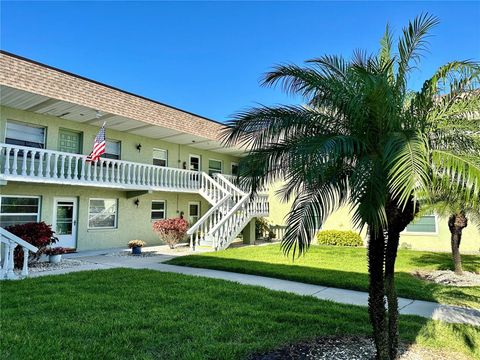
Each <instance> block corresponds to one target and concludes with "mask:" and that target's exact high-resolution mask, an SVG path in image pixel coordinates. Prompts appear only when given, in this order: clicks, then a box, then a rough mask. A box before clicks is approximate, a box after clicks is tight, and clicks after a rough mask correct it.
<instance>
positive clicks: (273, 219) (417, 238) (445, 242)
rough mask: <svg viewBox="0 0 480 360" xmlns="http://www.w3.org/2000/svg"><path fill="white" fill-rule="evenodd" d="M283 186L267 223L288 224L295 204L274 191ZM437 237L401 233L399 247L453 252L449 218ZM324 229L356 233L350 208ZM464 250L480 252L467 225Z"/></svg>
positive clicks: (479, 241)
mask: <svg viewBox="0 0 480 360" xmlns="http://www.w3.org/2000/svg"><path fill="white" fill-rule="evenodd" d="M280 187H281V184H280V183H277V184H275V185H274V186H272V187H271V188H270V191H269V201H270V216H269V217H268V220H269V222H270V223H271V224H274V225H285V217H286V215H287V214H288V212H289V211H290V208H291V205H292V203H291V202H290V203H282V202H281V201H280V200H279V198H278V196H276V195H275V192H276V191H277V190H278V189H280ZM437 228H438V232H437V234H432V235H430V234H408V233H402V234H401V236H400V246H402V245H403V246H409V247H411V249H413V250H427V251H447V252H448V251H450V231H449V229H448V225H447V219H442V218H438V219H437ZM322 229H325V230H331V229H337V230H355V231H358V230H356V229H354V226H353V224H352V217H351V215H350V211H349V207H348V206H344V207H342V208H340V209H339V210H338V211H336V212H334V213H333V214H331V215H330V216H329V217H328V218H327V221H326V222H325V224H324V225H323V227H322ZM361 235H362V237H363V239H364V241H365V238H366V231H365V229H364V230H363V231H362V233H361ZM461 250H462V252H463V253H473V254H479V253H480V231H479V230H478V229H477V228H476V227H475V226H474V225H473V224H471V225H469V226H467V228H465V229H464V231H463V237H462V243H461Z"/></svg>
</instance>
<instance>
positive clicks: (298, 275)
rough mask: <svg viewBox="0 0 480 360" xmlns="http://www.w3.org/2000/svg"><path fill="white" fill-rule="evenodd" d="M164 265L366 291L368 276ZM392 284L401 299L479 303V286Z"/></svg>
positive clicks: (193, 259)
mask: <svg viewBox="0 0 480 360" xmlns="http://www.w3.org/2000/svg"><path fill="white" fill-rule="evenodd" d="M432 261H433V260H432ZM167 263H168V264H172V265H181V266H192V267H197V268H206V269H214V270H224V271H230V272H237V273H243V274H250V275H261V276H267V277H273V278H278V279H284V280H292V281H298V282H303V283H309V284H316V285H323V286H328V287H336V288H341V289H350V290H358V291H368V274H366V273H361V272H352V271H341V270H332V269H323V268H318V267H309V266H302V265H287V264H271V263H267V262H261V261H253V260H240V259H232V258H221V257H218V256H215V257H212V256H201V255H191V256H184V257H178V258H175V259H172V260H169V261H168V262H167ZM395 283H396V288H397V294H398V296H400V297H404V298H409V299H416V300H425V301H436V302H440V303H448V304H454V305H464V306H472V304H473V305H474V304H478V294H479V293H480V287H470V288H467V287H453V286H445V285H440V284H435V283H431V282H427V281H423V280H420V279H417V278H416V277H414V276H412V275H411V274H409V273H407V272H397V273H396V281H395Z"/></svg>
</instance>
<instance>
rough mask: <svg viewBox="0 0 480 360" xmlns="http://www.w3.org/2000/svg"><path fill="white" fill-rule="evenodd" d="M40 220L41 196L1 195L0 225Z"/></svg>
mask: <svg viewBox="0 0 480 360" xmlns="http://www.w3.org/2000/svg"><path fill="white" fill-rule="evenodd" d="M39 220H40V196H10V195H3V196H0V226H1V227H5V226H10V225H19V224H25V223H29V222H38V221H39Z"/></svg>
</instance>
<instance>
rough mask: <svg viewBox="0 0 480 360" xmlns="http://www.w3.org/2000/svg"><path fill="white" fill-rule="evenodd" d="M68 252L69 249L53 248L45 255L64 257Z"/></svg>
mask: <svg viewBox="0 0 480 360" xmlns="http://www.w3.org/2000/svg"><path fill="white" fill-rule="evenodd" d="M67 252H68V251H67V249H65V248H63V247H61V246H59V247H51V248H48V249H46V250H45V254H47V255H62V254H66V253H67Z"/></svg>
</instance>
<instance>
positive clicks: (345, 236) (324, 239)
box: [317, 230, 363, 246]
mask: <svg viewBox="0 0 480 360" xmlns="http://www.w3.org/2000/svg"><path fill="white" fill-rule="evenodd" d="M317 243H318V244H319V245H337V246H363V241H362V237H361V236H360V235H359V234H358V233H356V232H354V231H342V230H322V231H319V232H318V234H317Z"/></svg>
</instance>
